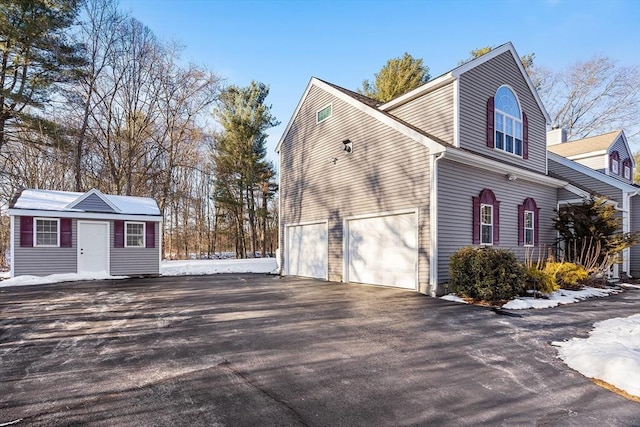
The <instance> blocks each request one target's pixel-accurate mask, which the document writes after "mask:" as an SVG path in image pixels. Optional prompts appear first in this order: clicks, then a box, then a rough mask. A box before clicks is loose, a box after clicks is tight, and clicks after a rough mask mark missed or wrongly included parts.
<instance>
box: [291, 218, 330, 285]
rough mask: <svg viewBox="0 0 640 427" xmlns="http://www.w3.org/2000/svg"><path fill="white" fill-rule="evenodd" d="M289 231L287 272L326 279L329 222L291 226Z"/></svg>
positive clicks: (293, 274)
mask: <svg viewBox="0 0 640 427" xmlns="http://www.w3.org/2000/svg"><path fill="white" fill-rule="evenodd" d="M287 233H288V235H287V248H288V251H287V274H289V275H292V276H304V277H314V278H319V279H326V278H327V266H328V263H327V257H328V252H329V249H328V232H327V224H326V223H317V224H307V225H296V226H289V227H287Z"/></svg>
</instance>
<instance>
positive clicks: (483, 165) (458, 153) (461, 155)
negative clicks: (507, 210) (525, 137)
mask: <svg viewBox="0 0 640 427" xmlns="http://www.w3.org/2000/svg"><path fill="white" fill-rule="evenodd" d="M447 158H448V159H450V160H453V161H455V162H458V163H463V164H465V165H469V166H474V167H477V168H480V169H484V170H488V171H491V172H496V173H502V174H504V175H509V174H513V175H514V176H515V177H516V178H517V179H523V180H525V181H530V182H535V183H538V184H543V185H547V186H549V187H555V188H561V187H562V188H564V187H565V186H566V185H567V184H568V182H566V181H562V180H560V179H556V178H552V177H550V176H547V175H543V174H540V173H536V172H532V171H529V170H526V169H522V168H519V167H517V166H512V165H509V164H507V163H503V162H500V161H497V160H493V159H488V158H486V157H482V156H479V155H477V154H473V153H469V152H467V151H462V150H455V149H450V150H447Z"/></svg>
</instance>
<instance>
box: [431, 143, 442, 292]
mask: <svg viewBox="0 0 640 427" xmlns="http://www.w3.org/2000/svg"><path fill="white" fill-rule="evenodd" d="M446 154H447V152H446V151H443V152H440V153H435V154H432V155H431V156H430V157H429V160H430V163H431V165H430V166H431V168H430V169H431V171H430V176H429V180H430V186H431V191H430V192H429V225H430V228H429V249H430V250H429V285H428V286H429V295H430V296H432V297H436V296H437V295H436V294H437V292H436V291H437V288H438V160H440V159H443V158H444V157H445V156H446Z"/></svg>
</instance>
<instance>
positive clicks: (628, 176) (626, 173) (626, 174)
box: [624, 165, 631, 180]
mask: <svg viewBox="0 0 640 427" xmlns="http://www.w3.org/2000/svg"><path fill="white" fill-rule="evenodd" d="M624 179H628V180H630V179H631V168H630V167H629V166H628V165H624Z"/></svg>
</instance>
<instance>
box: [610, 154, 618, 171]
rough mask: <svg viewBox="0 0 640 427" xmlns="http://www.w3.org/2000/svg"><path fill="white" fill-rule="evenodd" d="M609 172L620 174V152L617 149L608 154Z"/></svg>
mask: <svg viewBox="0 0 640 427" xmlns="http://www.w3.org/2000/svg"><path fill="white" fill-rule="evenodd" d="M609 160H610V167H611V174H614V175H620V154H619V153H618V152H617V151H614V152H612V153H611V154H610V155H609Z"/></svg>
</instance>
